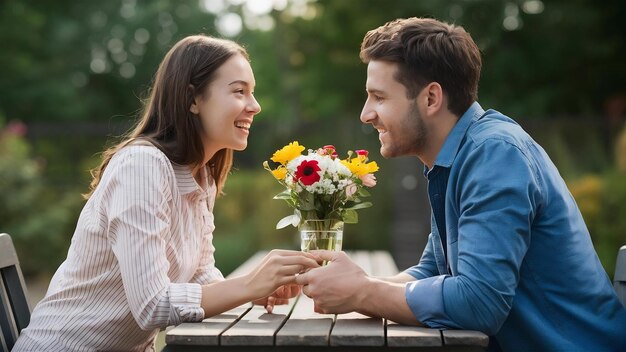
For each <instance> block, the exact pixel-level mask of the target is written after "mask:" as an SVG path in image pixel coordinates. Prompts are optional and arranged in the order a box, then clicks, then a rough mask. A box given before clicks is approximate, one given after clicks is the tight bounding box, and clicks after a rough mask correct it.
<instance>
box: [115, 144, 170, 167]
mask: <svg viewBox="0 0 626 352" xmlns="http://www.w3.org/2000/svg"><path fill="white" fill-rule="evenodd" d="M120 168H122V169H133V170H137V171H139V170H141V169H145V170H149V172H150V173H151V174H153V176H156V175H157V174H167V175H171V176H173V174H174V170H173V169H172V163H171V161H170V160H169V158H168V157H167V156H166V155H165V153H163V151H161V150H160V149H159V148H157V147H156V146H154V145H153V144H151V143H148V142H143V141H142V142H141V143H139V142H131V143H129V144H127V145H125V146H124V147H122V148H121V149H120V150H118V151H117V152H116V153H115V155H113V157H112V158H111V161H110V163H109V165H108V166H107V169H120Z"/></svg>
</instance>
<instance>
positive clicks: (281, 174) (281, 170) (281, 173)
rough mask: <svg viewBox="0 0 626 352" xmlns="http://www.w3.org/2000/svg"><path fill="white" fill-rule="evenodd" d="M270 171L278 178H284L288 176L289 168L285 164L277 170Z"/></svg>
mask: <svg viewBox="0 0 626 352" xmlns="http://www.w3.org/2000/svg"><path fill="white" fill-rule="evenodd" d="M270 172H271V173H272V175H274V177H276V179H277V180H283V179H285V176H287V169H286V168H285V167H283V166H279V167H278V168H277V169H276V170H272V171H270Z"/></svg>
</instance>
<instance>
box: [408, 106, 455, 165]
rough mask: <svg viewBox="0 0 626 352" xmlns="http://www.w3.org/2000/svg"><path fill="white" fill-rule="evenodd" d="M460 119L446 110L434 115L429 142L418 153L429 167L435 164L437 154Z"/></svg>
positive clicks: (429, 130)
mask: <svg viewBox="0 0 626 352" xmlns="http://www.w3.org/2000/svg"><path fill="white" fill-rule="evenodd" d="M458 121H459V117H458V116H456V115H454V114H453V113H451V112H449V111H447V110H445V111H442V112H441V113H439V114H437V116H433V118H432V119H431V120H430V122H431V123H430V124H429V126H428V134H429V135H428V142H427V143H426V144H425V145H424V150H423V151H422V152H421V153H420V154H419V155H418V158H419V159H420V161H421V162H422V163H424V165H426V166H427V167H428V168H429V169H430V168H432V167H433V165H434V164H435V160H436V159H437V155H439V152H440V151H441V148H443V144H444V143H445V142H446V138H448V135H449V134H450V131H452V129H453V128H454V126H455V125H456V123H457V122H458Z"/></svg>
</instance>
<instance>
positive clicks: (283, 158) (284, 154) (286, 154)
mask: <svg viewBox="0 0 626 352" xmlns="http://www.w3.org/2000/svg"><path fill="white" fill-rule="evenodd" d="M303 150H304V146H302V145H300V144H298V142H297V141H295V142H291V143H289V144H288V145H286V146H284V147H283V148H282V149H281V150H277V151H276V152H275V153H274V155H272V158H271V160H272V161H273V162H275V163H280V164H282V165H285V164H287V163H288V162H290V161H291V160H293V159H295V158H297V157H299V156H300V155H301V154H302V151H303Z"/></svg>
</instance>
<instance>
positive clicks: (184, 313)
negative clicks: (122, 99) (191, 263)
mask: <svg viewBox="0 0 626 352" xmlns="http://www.w3.org/2000/svg"><path fill="white" fill-rule="evenodd" d="M127 148H130V150H122V152H118V153H121V155H117V156H115V157H114V158H112V159H111V163H110V164H109V166H108V167H107V171H110V172H111V173H112V174H111V176H110V178H109V179H108V182H107V183H106V184H104V185H102V186H103V187H105V188H106V189H105V192H106V193H108V195H109V196H108V197H107V199H108V204H107V206H106V208H107V210H108V214H107V215H108V221H109V231H108V233H109V241H110V243H111V246H112V250H113V253H114V255H115V257H116V258H117V260H118V262H119V267H120V273H121V276H122V283H123V286H124V293H125V295H126V298H127V300H128V304H129V307H130V310H131V313H132V315H133V317H134V318H135V320H136V321H137V324H138V325H139V326H140V327H141V329H143V330H151V329H156V328H164V327H166V326H169V325H177V324H180V323H181V322H184V321H200V320H202V319H203V318H204V310H203V309H202V308H201V307H200V303H201V299H202V291H201V286H200V285H199V284H197V283H172V282H170V280H169V278H168V276H167V273H168V270H169V267H170V263H169V261H168V260H167V256H166V250H165V248H166V239H167V238H168V237H169V236H170V233H169V229H170V222H171V209H170V206H171V204H172V203H171V199H172V194H171V187H172V185H174V183H173V181H172V177H173V176H171V175H170V172H168V171H169V168H168V163H169V161H168V160H167V158H166V157H165V156H164V155H163V154H161V153H160V152H159V151H157V150H156V149H154V148H152V147H144V146H134V147H127Z"/></svg>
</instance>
